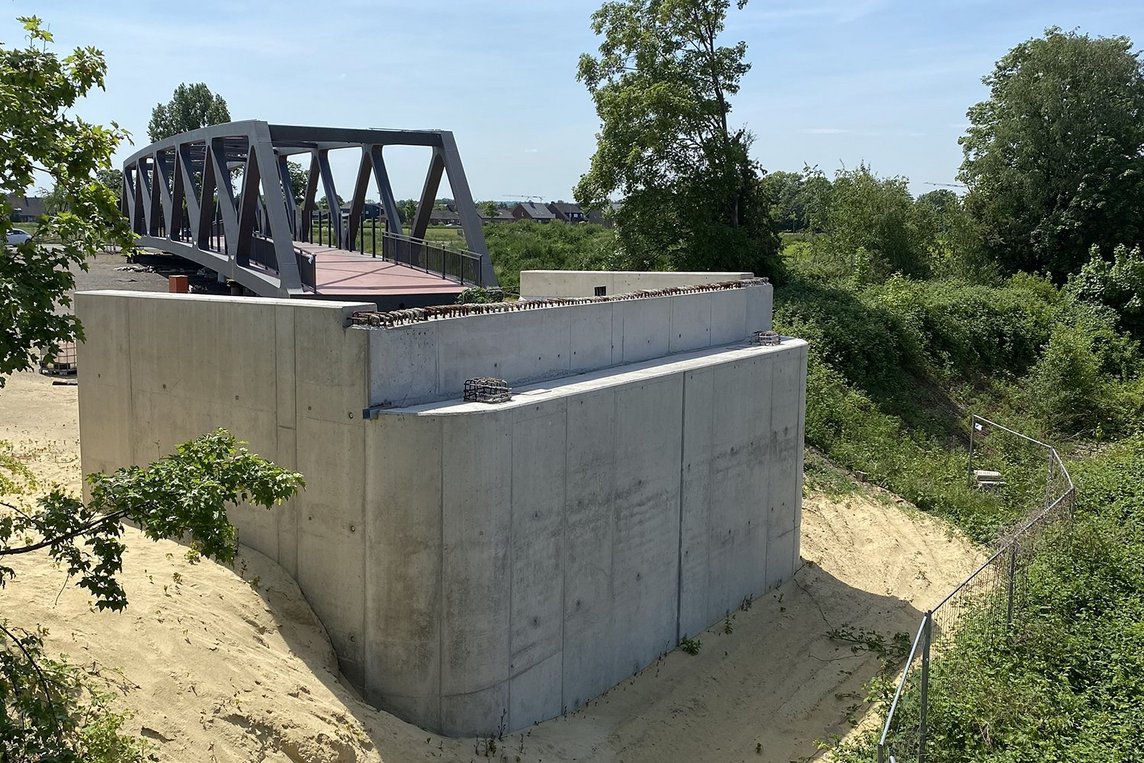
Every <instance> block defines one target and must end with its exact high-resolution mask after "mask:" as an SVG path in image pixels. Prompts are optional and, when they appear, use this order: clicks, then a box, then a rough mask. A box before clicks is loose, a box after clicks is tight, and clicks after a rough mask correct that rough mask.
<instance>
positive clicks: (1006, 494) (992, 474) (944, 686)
mask: <svg viewBox="0 0 1144 763" xmlns="http://www.w3.org/2000/svg"><path fill="white" fill-rule="evenodd" d="M970 425H971V426H970V446H969V464H968V467H967V469H966V473H967V479H968V480H969V481H970V483H971V485H973V486H975V487H977V488H978V489H981V490H988V491H994V492H997V493H999V494H1001V496H1002V498H1003V500H1004V501H1005V503H1007V504H1008V505H1010V506H1014V505H1015V506H1018V507H1021V508H1023V509H1025V511H1024V512H1023V514H1022V515H1023V516H1024V517H1025V518H1024V519H1023V520H1022V521H1020V522H1018V523H1017V524H1016V525H1015V526H1014V527H1013V528H1012V529H1011V530H1010V531H1008V532H1006V533H1003V534H1002V540H1001V541H1000V543H999V544H998V547H997V549H996V551H994V552H993V553H992V554H991V555H990V557H989V558H988V559H987V560H986V561H985V562H984V563H983V564H982V565H981V566H980V567H978V568H977V570H976V571H974V572H973V574H971V575H970V576H969V577H967V578H966V579H965V580H963V581H962V582H961V583H960V584H959V585H957V587H955V588H954V589H953V590H952V591H951V592H950V593H949V595H947V596H946V597H945V598H944V599H942V600H941V601H940V602H938V604H937V606H935V607H934V608H933V609H931V610H929V611H927V612H925V613H924V614H923V615H922V621H921V623H920V625H919V626H918V630H917V633H916V635H915V636H914V639H913V642H912V648H911V649H910V652H909V656H908V657H907V658H906V664H905V667H904V668H903V669H902V674H901V677H900V678H899V680H898V683H897V688H896V691H895V692H894V697H893V700H892V701H891V703H890V709H889V712H888V713H887V715H886V722H885V725H884V726H883V727H882V735H881V737H879V739H878V761H879V763H905V762H906V761H910V762H911V763H912V762H913V761H917V763H924V761H925V760H926V752H927V750H926V745H927V741H928V739H927V733H926V732H927V721H928V716H929V713H930V710H931V709H932V708H933V707H934V705H935V704H941V700H942V698H943V697H945V696H951V695H954V694H956V692H957V687H956V686H954V685H950V682H949V681H944V682H935V681H933V680H932V679H933V676H932V675H931V669H930V668H931V663H932V661H933V659H934V658H935V657H937V658H939V659H940V654H941V651H942V650H943V649H946V648H948V647H949V646H950V645H951V644H952V642H953V638H954V636H955V635H956V634H958V633H963V634H964V633H972V636H973V638H977V639H981V640H983V641H984V643H986V644H987V645H997V646H1000V645H1001V644H1003V643H1004V642H1005V640H1006V639H1010V638H1013V637H1014V634H1015V633H1016V632H1017V630H1018V627H1019V625H1020V621H1021V618H1022V615H1023V613H1024V611H1025V606H1026V603H1027V600H1028V568H1029V563H1030V561H1031V560H1032V558H1033V557H1034V555H1035V554H1036V552H1037V547H1038V544H1039V543H1040V542H1041V541H1042V540H1043V537H1044V536H1043V533H1042V530H1043V529H1044V528H1045V527H1047V526H1048V525H1050V524H1052V523H1054V522H1056V521H1058V520H1060V519H1063V518H1069V517H1071V514H1072V506H1073V501H1074V499H1075V497H1076V487H1075V486H1074V485H1073V481H1072V478H1071V477H1070V476H1069V473H1068V469H1066V468H1065V465H1064V462H1063V461H1061V458H1060V456H1059V455H1058V454H1057V451H1056V450H1055V449H1054V448H1053V447H1052V446H1050V445H1047V444H1045V443H1043V442H1040V441H1039V440H1034V439H1033V438H1031V437H1027V436H1025V435H1023V434H1021V433H1020V432H1015V431H1013V430H1012V429H1009V428H1007V427H1003V426H1001V425H1000V424H997V423H995V422H993V421H989V420H988V419H984V418H982V417H980V416H973V417H972V418H971V421H970ZM985 467H988V468H985Z"/></svg>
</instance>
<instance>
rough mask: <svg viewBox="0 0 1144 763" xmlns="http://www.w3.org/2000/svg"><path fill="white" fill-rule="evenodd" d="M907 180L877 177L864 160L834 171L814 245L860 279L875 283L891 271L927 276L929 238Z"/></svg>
mask: <svg viewBox="0 0 1144 763" xmlns="http://www.w3.org/2000/svg"><path fill="white" fill-rule="evenodd" d="M908 182H909V181H908V180H907V179H906V178H904V177H890V178H880V177H878V176H877V175H875V174H874V172H873V171H871V169H870V168H869V167H867V166H866V165H865V164H863V165H859V167H858V168H857V169H855V170H839V171H838V172H837V173H836V174H835V177H834V182H833V183H831V191H830V200H829V204H828V206H827V209H826V224H825V227H826V235H825V236H823V237H822V238H820V239H816V241H815V246H816V247H818V248H819V249H820V250H821V251H822V252H823V253H824V255H825V256H827V257H829V258H831V259H833V260H835V261H837V262H839V263H841V264H844V265H845V266H846V268H847V269H848V270H849V271H850V272H851V273H852V274H853V275H855V276H856V277H857V278H858V279H859V280H860V281H876V282H880V281H883V280H885V279H886V278H887V277H889V276H890V275H891V274H893V273H902V274H903V275H908V276H919V277H924V276H925V275H927V274H928V272H929V267H928V256H927V252H928V245H929V239H928V238H927V236H926V231H925V230H924V229H923V228H922V227H921V226H920V225H919V219H918V215H917V212H916V209H915V207H914V200H913V197H912V196H910V192H909V188H908Z"/></svg>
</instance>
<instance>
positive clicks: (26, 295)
mask: <svg viewBox="0 0 1144 763" xmlns="http://www.w3.org/2000/svg"><path fill="white" fill-rule="evenodd" d="M21 22H22V23H23V25H24V28H25V30H26V32H27V34H28V46H27V47H25V48H4V47H0V135H3V140H0V189H5V190H15V191H23V189H26V188H29V187H30V186H32V185H33V183H34V181H35V179H36V177H35V173H36V172H37V171H39V172H41V173H45V174H47V175H48V176H50V177H51V178H52V179H53V180H54V183H55V185H54V192H53V193H54V195H55V196H57V197H58V198H59V199H60V200H61V202H60V207H61V208H60V210H59V212H58V214H56V215H54V216H53V217H50V218H47V219H45V220H43V221H42V223H41V225H40V227H39V229H38V231H37V237H38V238H51V239H53V240H58V241H61V242H62V244H61V245H59V246H52V247H44V246H39V245H38V244H37V243H36V241H35V240H32V241H28V242H26V243H24V244H21V245H20V246H17V247H9V246H5V247H0V386H3V377H4V376H5V375H6V374H9V373H11V372H13V371H19V370H24V369H28V368H31V367H32V363H33V360H34V357H33V353H34V351H35V349H36V348H43V349H45V350H47V351H49V352H51V351H53V350H55V349H58V344H59V342H61V341H67V340H70V339H73V338H74V337H75V336H76V335H77V334H78V332H79V325H78V323H77V322H76V320H75V316H73V315H71V314H70V313H68V312H66V311H60V312H56V310H55V307H56V305H59V306H61V307H67V306H68V305H69V304H70V302H71V299H70V297H69V296H68V295H69V292H70V291H71V289H72V287H73V286H74V278H73V276H72V273H71V269H72V268H86V267H87V266H86V262H87V260H88V258H89V257H91V255H93V254H94V253H95V252H96V251H98V250H99V247H100V246H101V245H102V244H103V242H104V241H112V242H114V243H118V244H120V245H121V246H123V247H130V246H131V232H130V230H129V229H128V227H127V222H126V220H124V219H123V216H122V215H120V214H119V196H118V193H117V192H115V191H112V190H111V189H109V188H108V187H107V186H105V185H104V184H103V183H101V182H100V181H99V177H98V173H99V172H100V171H103V170H108V169H110V161H111V154H112V152H114V150H115V147H116V145H118V143H119V141H120V140H121V139H122V138H124V137H125V136H126V133H125V132H124V131H123V130H121V129H120V128H119V127H118V126H116V125H115V124H112V125H111V127H102V126H100V125H93V124H89V123H87V122H85V121H84V120H82V119H80V118H78V117H76V116H73V115H71V114H70V113H69V112H70V110H71V108H72V107H73V106H74V105H75V103H76V102H77V101H78V100H79V99H80V98H81V97H83V96H84V95H86V94H87V93H88V91H90V90H91V89H93V88H101V89H102V88H103V83H104V76H105V74H106V66H105V64H104V62H103V56H102V55H101V54H100V53H99V51H97V50H95V49H94V48H77V49H76V50H75V51H73V52H72V53H71V54H70V55H67V56H62V57H61V56H57V55H56V54H55V53H53V52H50V51H49V50H48V49H47V46H48V45H49V44H50V43H51V41H52V36H51V34H50V33H49V32H47V31H46V30H45V29H43V28H42V27H41V26H40V22H39V19H36V18H33V17H28V18H22V19H21ZM11 211H12V210H11V209H10V208H9V206H8V202H7V198H6V196H5V195H0V233H7V232H8V230H10V228H11Z"/></svg>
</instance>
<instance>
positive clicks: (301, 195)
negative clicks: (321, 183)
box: [286, 162, 310, 204]
mask: <svg viewBox="0 0 1144 763" xmlns="http://www.w3.org/2000/svg"><path fill="white" fill-rule="evenodd" d="M286 171H287V172H288V173H289V174H290V192H291V194H292V195H293V196H294V203H295V204H301V203H302V202H303V201H305V197H306V186H307V184H309V182H310V171H309V170H308V169H306V168H305V167H303V166H302V165H301V164H298V162H286Z"/></svg>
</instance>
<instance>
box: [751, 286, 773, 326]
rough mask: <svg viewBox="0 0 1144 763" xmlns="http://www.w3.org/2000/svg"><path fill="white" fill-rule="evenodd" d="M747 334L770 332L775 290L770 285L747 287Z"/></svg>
mask: <svg viewBox="0 0 1144 763" xmlns="http://www.w3.org/2000/svg"><path fill="white" fill-rule="evenodd" d="M745 291H746V293H747V334H748V335H750V334H751V333H752V332H755V331H770V330H771V318H772V315H773V302H774V288H773V287H772V286H771V285H770V284H769V283H764V284H756V285H753V286H749V287H747V289H746V290H745Z"/></svg>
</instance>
